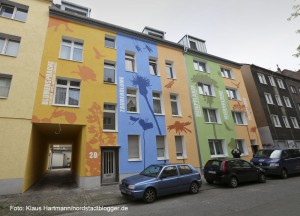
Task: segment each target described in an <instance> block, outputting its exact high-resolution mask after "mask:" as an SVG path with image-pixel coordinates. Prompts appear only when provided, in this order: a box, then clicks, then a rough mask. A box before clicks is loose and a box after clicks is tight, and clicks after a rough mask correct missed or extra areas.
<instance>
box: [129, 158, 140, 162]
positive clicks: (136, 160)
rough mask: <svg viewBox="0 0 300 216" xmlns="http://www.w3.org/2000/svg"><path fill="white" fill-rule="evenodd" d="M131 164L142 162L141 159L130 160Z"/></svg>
mask: <svg viewBox="0 0 300 216" xmlns="http://www.w3.org/2000/svg"><path fill="white" fill-rule="evenodd" d="M128 161H129V162H141V161H142V160H141V159H128Z"/></svg>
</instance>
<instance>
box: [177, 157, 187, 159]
mask: <svg viewBox="0 0 300 216" xmlns="http://www.w3.org/2000/svg"><path fill="white" fill-rule="evenodd" d="M176 159H177V160H186V159H187V157H176Z"/></svg>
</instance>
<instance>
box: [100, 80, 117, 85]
mask: <svg viewBox="0 0 300 216" xmlns="http://www.w3.org/2000/svg"><path fill="white" fill-rule="evenodd" d="M103 84H107V85H118V84H117V83H115V82H105V81H104V82H103Z"/></svg>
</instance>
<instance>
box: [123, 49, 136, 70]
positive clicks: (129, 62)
mask: <svg viewBox="0 0 300 216" xmlns="http://www.w3.org/2000/svg"><path fill="white" fill-rule="evenodd" d="M125 70H126V71H131V72H134V71H135V60H134V54H129V53H125Z"/></svg>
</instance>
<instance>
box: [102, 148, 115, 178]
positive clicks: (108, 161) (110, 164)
mask: <svg viewBox="0 0 300 216" xmlns="http://www.w3.org/2000/svg"><path fill="white" fill-rule="evenodd" d="M101 155H102V161H101V164H102V169H101V170H102V175H101V176H102V184H111V183H117V182H118V181H119V160H118V158H119V149H118V148H116V147H102V149H101Z"/></svg>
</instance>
